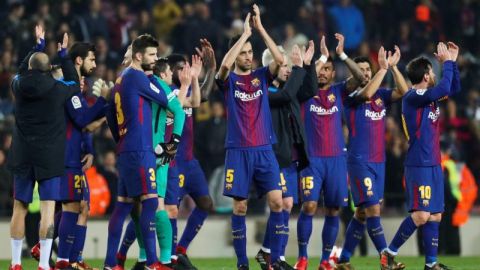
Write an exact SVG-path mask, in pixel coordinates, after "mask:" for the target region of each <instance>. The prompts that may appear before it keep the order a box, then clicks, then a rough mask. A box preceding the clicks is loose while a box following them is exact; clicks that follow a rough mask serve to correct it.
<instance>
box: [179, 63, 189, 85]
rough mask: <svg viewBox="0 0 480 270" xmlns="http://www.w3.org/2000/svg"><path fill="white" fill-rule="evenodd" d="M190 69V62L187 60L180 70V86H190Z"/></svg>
mask: <svg viewBox="0 0 480 270" xmlns="http://www.w3.org/2000/svg"><path fill="white" fill-rule="evenodd" d="M190 69H191V68H190V64H189V63H188V62H187V63H185V66H184V67H183V70H182V71H180V76H179V80H180V84H181V85H182V86H183V85H184V86H186V87H190V84H191V82H192V73H191V72H192V71H191V70H190Z"/></svg>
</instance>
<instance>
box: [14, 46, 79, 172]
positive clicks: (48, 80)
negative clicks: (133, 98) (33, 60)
mask: <svg viewBox="0 0 480 270" xmlns="http://www.w3.org/2000/svg"><path fill="white" fill-rule="evenodd" d="M33 53H34V51H32V52H30V53H29V54H28V55H27V57H26V58H25V59H24V60H23V61H22V63H21V64H20V67H19V73H18V74H17V76H16V77H15V78H14V79H13V81H12V91H13V94H14V97H15V103H14V106H15V126H14V129H13V138H12V147H11V148H10V151H9V154H8V167H9V168H10V170H11V171H12V172H13V173H14V174H15V175H18V176H27V175H29V174H30V173H31V172H33V176H34V177H35V180H38V181H39V180H43V179H48V178H52V177H55V176H61V175H63V174H64V168H65V162H64V160H65V159H64V156H65V141H66V121H65V102H66V101H67V100H69V99H70V98H71V97H72V96H73V95H74V94H77V93H79V92H80V83H79V78H78V74H77V72H76V70H75V67H74V65H73V63H72V61H71V60H70V59H69V57H68V56H67V57H63V58H61V62H62V63H61V64H62V71H63V75H64V80H65V81H74V82H75V84H72V85H67V84H65V83H64V82H62V81H58V80H56V79H54V78H53V77H52V75H51V72H50V71H48V72H41V71H39V70H28V61H29V59H30V56H31V55H32V54H33Z"/></svg>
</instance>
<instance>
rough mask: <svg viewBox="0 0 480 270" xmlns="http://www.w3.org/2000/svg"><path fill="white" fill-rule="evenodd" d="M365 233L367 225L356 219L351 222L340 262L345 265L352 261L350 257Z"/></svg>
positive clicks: (346, 233)
mask: <svg viewBox="0 0 480 270" xmlns="http://www.w3.org/2000/svg"><path fill="white" fill-rule="evenodd" d="M364 231H365V224H363V223H361V222H360V221H358V220H357V219H356V218H352V219H351V220H350V223H349V224H348V227H347V231H346V232H345V242H344V243H343V249H342V254H341V255H340V259H339V262H341V263H344V262H349V261H350V257H352V255H353V252H354V251H355V248H356V247H357V245H358V243H359V242H360V240H361V239H362V237H363V233H364Z"/></svg>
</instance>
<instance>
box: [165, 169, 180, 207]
mask: <svg viewBox="0 0 480 270" xmlns="http://www.w3.org/2000/svg"><path fill="white" fill-rule="evenodd" d="M179 182H180V178H179V175H178V166H172V165H170V167H169V168H168V179H167V192H166V195H165V204H166V205H178V202H179V201H180V196H179V192H180V191H179V190H180V187H179Z"/></svg>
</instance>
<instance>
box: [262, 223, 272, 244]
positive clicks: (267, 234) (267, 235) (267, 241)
mask: <svg viewBox="0 0 480 270" xmlns="http://www.w3.org/2000/svg"><path fill="white" fill-rule="evenodd" d="M270 235H271V226H270V218H269V219H268V220H267V227H266V228H265V236H263V243H262V247H264V248H267V249H270Z"/></svg>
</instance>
